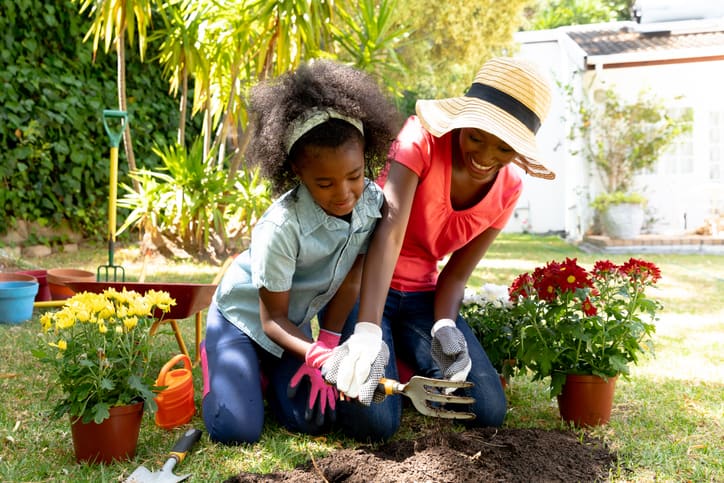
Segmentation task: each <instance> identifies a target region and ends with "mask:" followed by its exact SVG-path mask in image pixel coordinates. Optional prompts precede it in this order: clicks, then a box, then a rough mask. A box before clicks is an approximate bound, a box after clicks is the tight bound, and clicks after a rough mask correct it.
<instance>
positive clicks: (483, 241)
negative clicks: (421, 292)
mask: <svg viewBox="0 0 724 483" xmlns="http://www.w3.org/2000/svg"><path fill="white" fill-rule="evenodd" d="M499 233H500V230H498V229H495V228H488V229H487V230H485V231H484V232H482V233H481V234H480V235H478V236H477V237H475V238H474V239H473V240H471V241H470V242H469V243H468V244H466V245H465V246H463V247H462V248H460V249H458V250H457V251H455V252H454V253H453V254H452V255H451V256H450V259H449V260H448V262H447V263H446V264H445V268H443V270H442V272H440V275H439V277H438V279H437V287H436V290H435V320H440V319H452V320H455V319H456V318H457V316H458V313H459V312H460V303H461V302H462V300H463V296H464V295H465V285H466V284H467V283H468V279H469V278H470V275H471V274H472V273H473V270H475V267H476V266H477V264H478V262H480V260H482V258H483V257H484V256H485V253H486V252H487V251H488V248H490V245H491V244H492V243H493V241H494V240H495V238H496V237H497V236H498V234H499Z"/></svg>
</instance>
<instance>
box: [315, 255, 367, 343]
mask: <svg viewBox="0 0 724 483" xmlns="http://www.w3.org/2000/svg"><path fill="white" fill-rule="evenodd" d="M364 259H365V256H364V255H359V256H358V257H357V259H356V260H355V261H354V265H352V268H351V269H350V271H349V273H348V274H347V276H346V277H345V279H344V281H343V282H342V285H340V287H339V289H338V290H337V293H336V294H334V297H332V300H330V301H329V303H328V304H327V309H326V310H325V312H324V320H320V326H321V328H323V329H327V330H331V331H332V332H337V333H340V332H342V328H343V327H344V323H345V321H346V320H347V317H349V313H350V312H351V311H352V307H354V304H355V303H356V302H357V296H358V295H359V291H360V282H361V280H362V266H363V264H364Z"/></svg>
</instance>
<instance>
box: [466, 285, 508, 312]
mask: <svg viewBox="0 0 724 483" xmlns="http://www.w3.org/2000/svg"><path fill="white" fill-rule="evenodd" d="M472 304H478V305H480V306H483V305H486V304H491V305H493V306H495V307H510V305H511V303H510V299H509V297H508V287H507V286H506V285H496V284H494V283H486V284H484V285H483V286H482V287H481V288H480V291H479V292H478V291H475V290H473V289H470V288H465V294H464V295H463V305H472Z"/></svg>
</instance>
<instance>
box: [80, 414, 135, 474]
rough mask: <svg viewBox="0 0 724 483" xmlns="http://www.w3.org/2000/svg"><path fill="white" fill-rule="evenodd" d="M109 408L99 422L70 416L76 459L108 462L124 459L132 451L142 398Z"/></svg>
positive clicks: (126, 458) (128, 457)
mask: <svg viewBox="0 0 724 483" xmlns="http://www.w3.org/2000/svg"><path fill="white" fill-rule="evenodd" d="M109 412H110V413H111V415H110V417H109V418H108V419H105V420H104V421H103V422H101V423H100V424H97V423H95V422H92V421H91V422H90V423H84V422H82V421H81V420H80V419H76V420H73V419H72V418H71V423H70V426H71V432H72V434H73V448H74V449H75V458H76V460H77V461H78V462H79V463H82V462H88V463H110V462H111V461H113V460H118V461H123V460H128V459H131V458H133V457H134V456H135V455H136V446H137V444H138V433H139V432H140V430H141V419H142V417H143V401H141V402H138V403H135V404H130V405H128V406H117V407H113V408H111V409H110V411H109Z"/></svg>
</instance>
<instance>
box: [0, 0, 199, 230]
mask: <svg viewBox="0 0 724 483" xmlns="http://www.w3.org/2000/svg"><path fill="white" fill-rule="evenodd" d="M88 25H89V21H88V20H87V19H85V18H84V17H82V16H80V15H78V12H77V10H76V8H75V7H74V6H73V4H71V3H70V2H69V1H68V0H14V1H12V2H0V29H2V32H3V36H2V38H1V39H0V85H2V88H1V89H0V152H1V153H2V154H0V206H2V207H3V208H2V209H0V231H4V230H6V229H9V228H11V227H12V226H13V225H14V222H15V220H27V221H34V222H38V223H40V224H44V225H55V224H58V223H60V222H61V221H64V220H68V221H70V223H71V226H72V227H73V228H74V229H75V230H76V231H78V232H80V233H83V235H84V236H86V237H94V236H98V237H99V238H100V237H102V235H103V234H105V232H106V231H105V230H104V228H103V227H104V225H105V221H106V220H107V216H106V213H107V201H108V175H109V173H108V172H109V169H108V158H109V146H110V144H109V140H108V137H107V136H106V133H105V132H104V130H103V122H102V118H101V114H102V112H103V110H104V109H108V108H112V107H113V106H115V105H117V98H116V83H115V76H116V71H115V59H114V56H112V55H106V54H105V53H103V52H99V54H98V55H97V57H96V58H95V60H94V59H93V58H92V52H91V49H90V48H89V46H88V44H85V43H84V42H83V37H84V34H85V32H86V31H87V30H88ZM128 93H129V111H130V112H129V113H130V115H131V122H130V123H129V125H130V127H131V129H133V130H134V133H135V134H136V140H137V142H138V144H139V149H138V158H139V162H140V163H141V164H142V166H145V167H154V166H155V163H156V162H157V161H155V160H154V156H152V153H151V146H152V145H153V143H154V141H155V140H158V139H163V138H165V137H166V136H167V133H168V127H169V126H173V125H175V124H176V123H177V116H178V114H177V112H176V109H175V106H174V102H173V99H172V98H171V97H169V96H168V95H167V94H166V89H165V86H164V82H163V81H162V79H161V75H160V69H159V68H158V67H157V66H155V65H152V64H141V63H140V60H139V57H138V54H137V53H136V52H135V51H134V52H129V85H128ZM194 129H195V130H198V128H197V127H195V128H194ZM120 168H121V172H120V173H119V174H120V175H121V176H124V175H125V173H126V172H127V168H126V167H125V166H121V167H120Z"/></svg>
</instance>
